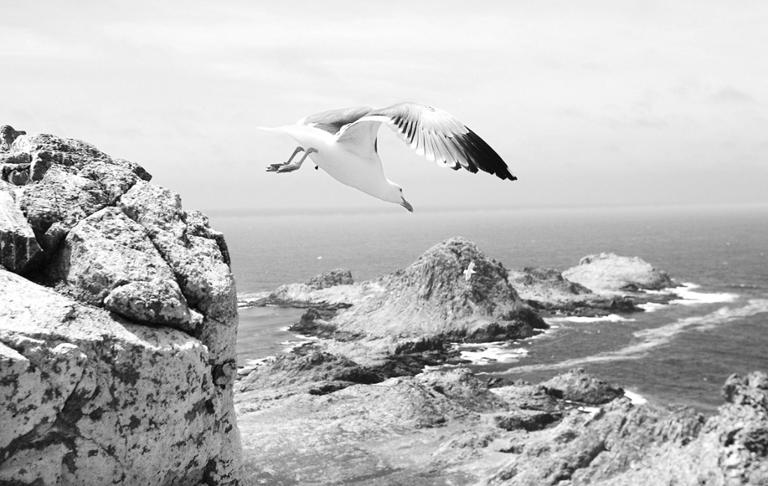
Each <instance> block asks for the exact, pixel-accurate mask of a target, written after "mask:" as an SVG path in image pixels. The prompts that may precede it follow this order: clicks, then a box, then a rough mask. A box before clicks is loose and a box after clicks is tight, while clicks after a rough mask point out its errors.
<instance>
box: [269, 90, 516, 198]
mask: <svg viewBox="0 0 768 486" xmlns="http://www.w3.org/2000/svg"><path fill="white" fill-rule="evenodd" d="M382 124H386V125H387V126H389V127H390V128H392V129H393V130H394V131H395V132H397V133H398V134H399V135H400V137H401V138H402V139H403V140H404V141H405V142H406V143H407V144H408V145H409V146H410V147H411V148H412V149H413V150H415V151H416V153H418V154H419V155H422V156H424V157H426V158H427V159H428V160H431V161H433V162H436V163H437V164H438V165H440V166H442V167H450V168H451V169H453V170H459V169H464V170H468V171H469V172H472V173H477V172H478V170H482V171H483V172H488V173H489V174H493V175H495V176H496V177H498V178H499V179H502V180H505V179H506V180H510V181H514V180H516V179H517V177H515V176H513V175H512V174H511V173H510V172H509V168H508V167H507V164H506V163H504V161H503V160H502V159H501V157H499V155H498V154H497V153H496V152H495V151H494V150H493V149H492V148H491V147H490V146H489V145H488V144H487V143H485V141H483V139H482V138H480V137H478V136H477V135H476V134H475V132H473V131H472V130H470V129H469V128H468V127H467V126H466V125H464V124H463V123H461V122H460V121H459V120H457V119H456V118H454V117H453V116H451V115H450V114H448V113H447V112H445V111H443V110H440V109H438V108H433V107H431V106H427V105H420V104H417V103H399V104H396V105H392V106H388V107H386V108H379V109H374V108H370V107H355V108H342V109H338V110H330V111H324V112H322V113H317V114H315V115H310V116H307V117H304V118H302V119H301V120H299V121H298V122H297V123H296V124H294V125H287V126H282V127H276V128H265V127H262V129H263V130H268V131H272V132H276V133H283V134H286V135H289V136H291V137H292V138H293V139H294V140H296V142H298V144H299V146H298V147H296V150H294V152H293V154H292V155H291V156H290V157H289V158H288V160H287V161H286V162H283V163H278V164H270V165H269V166H267V172H275V173H280V174H283V173H287V172H293V171H295V170H298V169H299V168H301V165H302V164H303V163H304V161H305V160H306V159H307V157H310V158H311V159H312V162H314V164H315V169H317V168H318V167H319V168H321V169H323V170H324V171H325V172H327V173H328V174H329V175H330V176H331V177H333V178H334V179H336V180H337V181H339V182H341V183H342V184H346V185H348V186H351V187H354V188H355V189H358V190H360V191H363V192H364V193H366V194H369V195H371V196H373V197H375V198H378V199H381V200H383V201H387V202H392V203H395V204H399V205H401V206H402V207H404V208H405V209H407V210H408V211H413V206H411V204H410V203H409V202H408V201H406V200H405V196H404V195H403V188H402V187H400V186H399V185H397V184H396V183H394V182H392V181H390V180H389V179H387V177H386V176H385V175H384V169H383V167H382V166H381V159H380V158H379V154H378V147H377V138H378V133H379V127H380V126H381V125H382ZM301 152H303V154H302V155H301V158H299V159H298V160H296V161H294V158H296V156H297V155H298V154H299V153H301Z"/></svg>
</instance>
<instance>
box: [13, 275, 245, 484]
mask: <svg viewBox="0 0 768 486" xmlns="http://www.w3.org/2000/svg"><path fill="white" fill-rule="evenodd" d="M0 294H1V295H3V306H2V307H0V343H2V348H0V356H2V358H0V393H2V397H0V401H2V403H3V404H4V406H3V407H2V408H3V410H2V411H0V416H1V417H2V419H3V420H2V423H3V427H2V428H1V429H0V482H8V483H13V484H126V485H127V484H147V485H150V484H158V485H160V484H199V483H201V482H203V480H212V481H214V482H216V483H217V484H220V483H227V482H233V481H234V480H235V479H236V478H235V477H234V474H235V466H236V463H237V457H233V456H232V455H231V449H232V445H230V444H229V441H230V440H231V439H232V437H233V427H234V420H233V419H234V417H232V416H231V408H228V407H227V406H226V399H225V397H224V396H223V394H222V393H220V392H219V390H218V388H217V387H216V386H214V384H213V383H212V375H211V371H210V365H209V361H210V355H209V353H208V350H207V349H206V347H205V346H203V345H202V344H201V343H200V342H199V341H198V340H197V339H195V338H193V337H191V336H189V335H187V334H185V333H182V332H180V331H175V330H171V329H167V328H150V327H146V326H141V325H135V324H130V323H128V322H127V321H120V320H115V319H114V318H112V317H110V315H109V314H108V313H107V312H105V311H103V310H100V309H96V308H93V307H87V306H83V305H80V304H78V303H76V302H75V301H73V300H71V299H69V298H66V297H63V296H61V295H59V294H56V293H55V292H53V291H51V290H49V289H46V288H43V287H40V286H38V285H36V284H34V283H31V282H29V281H27V280H24V279H22V278H21V277H19V276H16V275H14V274H11V273H8V272H5V271H3V270H0ZM30 302H34V305H33V306H31V305H30ZM234 435H236V434H234ZM227 470H228V471H229V475H228V476H227V475H226V474H225V475H222V476H217V475H216V474H217V473H222V472H225V471H227Z"/></svg>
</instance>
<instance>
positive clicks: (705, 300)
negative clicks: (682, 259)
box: [669, 282, 739, 305]
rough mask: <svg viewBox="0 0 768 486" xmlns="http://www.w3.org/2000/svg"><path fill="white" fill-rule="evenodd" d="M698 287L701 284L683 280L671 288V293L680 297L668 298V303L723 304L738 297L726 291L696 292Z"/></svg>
mask: <svg viewBox="0 0 768 486" xmlns="http://www.w3.org/2000/svg"><path fill="white" fill-rule="evenodd" d="M699 288H701V285H697V284H695V283H691V282H684V283H683V285H681V286H680V287H675V288H673V289H672V293H674V294H676V295H677V296H678V297H680V298H679V299H674V300H670V301H669V303H670V304H680V305H701V304H723V303H727V302H734V301H735V300H736V299H737V298H738V297H739V296H738V295H737V294H731V293H728V292H697V291H696V289H699Z"/></svg>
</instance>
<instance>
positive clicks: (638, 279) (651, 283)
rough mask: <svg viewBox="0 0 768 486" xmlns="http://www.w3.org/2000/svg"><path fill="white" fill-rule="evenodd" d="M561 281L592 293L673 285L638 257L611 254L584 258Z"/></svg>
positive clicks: (659, 287)
mask: <svg viewBox="0 0 768 486" xmlns="http://www.w3.org/2000/svg"><path fill="white" fill-rule="evenodd" d="M563 277H565V278H566V279H568V280H570V281H571V282H575V283H577V284H580V285H583V286H584V287H587V288H588V289H591V290H593V291H595V292H615V291H626V290H661V289H664V288H667V287H673V286H674V285H675V284H674V282H673V281H672V279H671V278H670V277H669V275H667V273H666V272H663V271H661V270H657V269H655V268H653V266H652V265H651V264H650V263H648V262H646V261H645V260H643V259H642V258H639V257H625V256H619V255H616V254H614V253H600V254H598V255H588V256H585V257H584V258H582V259H581V260H580V261H579V264H578V265H577V266H575V267H571V268H569V269H568V270H566V271H564V272H563Z"/></svg>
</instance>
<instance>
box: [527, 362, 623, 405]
mask: <svg viewBox="0 0 768 486" xmlns="http://www.w3.org/2000/svg"><path fill="white" fill-rule="evenodd" d="M542 385H543V386H544V387H546V388H547V389H548V392H549V393H550V394H552V395H555V396H557V397H558V398H562V399H565V400H570V401H574V402H580V403H586V404H589V405H599V404H602V403H608V402H610V401H611V400H615V399H616V398H619V397H621V396H623V395H624V390H622V389H621V388H619V387H616V386H613V385H611V384H610V383H607V382H605V381H603V380H600V379H598V378H595V377H593V376H591V375H589V374H587V372H586V371H584V369H583V368H576V369H573V370H569V371H568V372H567V373H563V374H560V375H557V376H555V377H554V378H552V379H550V380H547V381H545V382H544V383H542Z"/></svg>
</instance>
